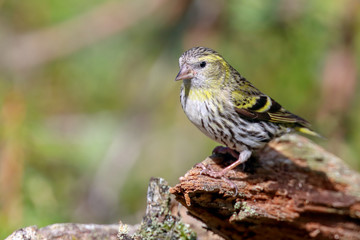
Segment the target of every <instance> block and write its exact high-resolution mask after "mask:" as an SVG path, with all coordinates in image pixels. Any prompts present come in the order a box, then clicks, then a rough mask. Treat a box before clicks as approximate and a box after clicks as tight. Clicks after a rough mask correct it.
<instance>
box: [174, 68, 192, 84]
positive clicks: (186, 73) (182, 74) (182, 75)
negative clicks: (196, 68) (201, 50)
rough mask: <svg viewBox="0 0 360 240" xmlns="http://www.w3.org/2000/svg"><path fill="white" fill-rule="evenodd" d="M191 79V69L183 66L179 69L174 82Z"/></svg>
mask: <svg viewBox="0 0 360 240" xmlns="http://www.w3.org/2000/svg"><path fill="white" fill-rule="evenodd" d="M193 77H194V72H193V71H192V69H191V68H190V67H189V65H187V64H184V65H183V66H182V67H181V69H180V71H179V73H178V75H176V78H175V81H179V80H184V79H191V78H193Z"/></svg>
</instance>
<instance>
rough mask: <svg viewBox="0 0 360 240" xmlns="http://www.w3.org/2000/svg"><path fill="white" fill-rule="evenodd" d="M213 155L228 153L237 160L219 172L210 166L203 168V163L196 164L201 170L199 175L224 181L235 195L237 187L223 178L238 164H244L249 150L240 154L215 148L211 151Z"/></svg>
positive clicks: (224, 148)
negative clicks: (233, 190)
mask: <svg viewBox="0 0 360 240" xmlns="http://www.w3.org/2000/svg"><path fill="white" fill-rule="evenodd" d="M213 153H215V154H216V153H220V154H226V153H230V154H231V155H232V156H234V155H235V156H234V157H236V158H237V160H236V161H235V162H233V163H232V164H230V165H229V166H227V167H226V168H224V169H222V170H221V171H215V170H213V169H212V168H211V166H210V165H207V166H205V165H204V164H203V163H199V164H196V167H200V168H201V169H202V170H201V171H200V175H207V176H210V177H213V178H220V179H222V180H223V181H225V182H226V183H228V184H229V185H230V187H231V188H233V189H235V195H237V192H238V190H237V187H236V184H234V183H233V182H232V181H230V180H229V179H228V178H227V177H225V175H226V174H227V173H228V172H229V171H230V170H232V169H234V168H235V167H237V166H239V165H240V164H242V163H244V162H246V160H248V159H249V158H250V156H251V151H250V150H244V151H242V152H241V153H238V152H236V151H235V150H232V149H230V148H227V147H216V148H215V149H214V150H213Z"/></svg>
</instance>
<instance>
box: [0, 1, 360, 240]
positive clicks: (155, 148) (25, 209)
mask: <svg viewBox="0 0 360 240" xmlns="http://www.w3.org/2000/svg"><path fill="white" fill-rule="evenodd" d="M109 3H110V4H113V5H110V6H111V7H108V8H103V9H105V10H102V11H97V9H102V6H103V5H106V4H109ZM128 5H131V8H129V9H130V10H129V11H128V10H125V9H126V7H127V6H128ZM149 6H150V7H149ZM122 9H124V11H123V12H122V14H123V17H124V18H123V19H125V20H124V21H129V23H128V25H127V26H126V27H117V26H116V24H122V23H123V22H122V21H117V19H111V18H110V19H109V18H106V17H105V16H113V15H114V16H116V15H117V14H113V15H111V11H115V10H116V11H119V13H121V11H122ZM144 9H145V10H144ZM147 9H148V10H147ZM138 10H139V11H138ZM107 11H108V12H107ZM146 11H148V12H146ZM88 12H91V13H94V12H95V13H97V14H94V15H91V18H90V17H89V18H87V17H88V16H89V15H86V14H87V13H88ZM109 12H110V13H109ZM359 13H360V11H359V4H358V1H356V0H347V1H321V0H307V1H301V0H273V1H267V2H264V1H236V0H231V1H220V0H211V1H210V0H194V1H191V0H187V1H180V0H176V1H166V0H153V1H145V0H137V1H133V2H131V1H115V0H111V1H110V0H109V1H99V0H92V1H90V0H86V1H85V0H82V1H75V2H74V1H70V0H51V1H41V0H32V1H11V0H7V1H6V0H5V1H0V51H1V52H2V54H1V55H2V56H0V101H1V113H0V114H1V115H0V121H1V132H0V174H1V175H0V191H1V192H0V225H1V226H2V227H1V230H0V238H1V237H5V236H7V235H8V234H9V233H10V232H12V231H14V230H15V229H18V228H20V227H24V226H28V225H35V224H36V225H38V226H40V227H41V226H45V225H48V224H52V223H55V222H92V223H109V222H116V221H118V220H119V219H121V220H122V221H125V222H128V223H134V222H138V221H139V219H140V218H141V217H142V215H143V211H144V208H145V196H146V189H147V183H148V180H149V179H150V177H151V176H157V177H163V178H165V179H167V180H168V181H169V183H170V184H175V183H176V182H177V179H178V178H179V177H180V176H181V175H183V174H184V173H185V171H186V170H187V169H189V168H191V167H192V166H193V165H194V164H195V163H197V162H199V161H201V160H203V159H204V158H205V157H206V156H208V155H209V154H210V152H211V150H212V148H213V147H214V146H216V143H214V142H212V141H211V140H209V139H208V138H206V137H205V136H203V135H202V134H201V133H200V131H197V130H196V129H195V127H194V126H192V125H191V123H190V122H189V121H188V120H187V119H186V116H185V115H184V114H183V112H182V109H181V106H180V103H179V87H180V86H179V84H180V83H177V82H176V83H175V82H174V80H173V79H174V78H175V76H176V74H177V71H178V57H179V56H180V55H181V53H182V52H183V51H184V50H186V49H188V48H190V47H193V46H198V45H203V46H208V47H211V48H214V49H216V50H217V51H219V52H220V53H221V54H222V55H223V56H225V58H226V59H227V60H228V61H229V62H230V63H231V64H232V65H233V66H234V67H235V68H236V69H238V70H239V72H240V73H241V74H243V75H244V76H245V77H246V78H247V79H249V80H250V81H252V82H253V83H254V84H255V86H257V87H259V88H260V89H261V90H262V91H263V92H265V93H267V94H269V95H270V96H272V97H273V98H274V99H276V100H277V101H279V102H280V103H282V104H283V105H284V106H285V107H286V108H287V109H289V110H291V111H292V112H294V113H297V114H299V115H301V116H303V117H304V118H306V119H308V120H309V121H310V122H312V123H313V125H314V129H316V130H318V131H319V132H320V133H322V134H323V135H325V136H326V137H327V140H325V141H322V140H317V139H316V140H315V141H317V142H318V143H319V144H321V145H323V146H324V147H325V148H326V149H328V150H329V151H331V152H334V153H335V154H337V155H338V156H340V157H342V158H343V159H344V160H345V161H347V162H348V163H349V164H350V165H351V166H353V167H354V168H355V169H358V170H359V169H360V160H359V155H360V145H359V142H360V105H359V103H360V94H359V86H358V85H356V83H357V81H358V79H359V76H358V74H356V73H357V71H356V70H357V69H359V62H360V61H359V60H360V59H359V58H360V54H359V52H360V39H359V29H360V19H359V17H358V15H360V14H359ZM108 14H110V15H108ZM141 14H143V16H140V15H141ZM137 15H139V16H140V17H138V18H136V17H137ZM134 16H135V17H134ZM96 18H99V19H100V20H99V22H102V24H103V25H101V26H100V27H99V26H97V25H94V26H91V25H90V26H89V25H88V24H91V23H93V21H92V20H94V19H95V20H96ZM79 19H80V20H81V19H82V21H80V20H79ZM126 19H128V20H126ZM73 25H74V26H76V27H77V29H83V28H88V29H90V30H91V31H85V32H81V33H78V32H72V30H71V26H73ZM107 26H109V29H107ZM110 26H112V27H110ZM114 26H115V27H114ZM69 28H70V29H69ZM48 29H52V30H51V31H49V32H47V33H46V34H43V33H44V32H46V31H47V30H48ZM57 32H60V33H61V32H62V33H65V36H66V34H69V35H71V38H69V39H71V40H67V39H65V38H64V39H62V38H60V39H58V38H55V40H56V41H59V43H60V44H59V45H57V44H58V42H55V41H49V40H48V38H49V39H51V37H52V36H51V35H52V34H56V33H57ZM74 35H75V36H74ZM61 36H64V35H61ZM99 36H100V37H99ZM32 37H33V39H36V41H34V42H35V43H36V44H37V45H36V44H34V42H33V44H28V43H29V42H30V40H29V39H30V38H32ZM19 39H20V40H21V41H19ZM62 41H64V42H66V41H67V42H66V45H61V43H62ZM54 45H55V46H54ZM49 46H50V47H49ZM51 47H53V48H54V49H55V50H56V51H57V54H55V53H54V52H56V51H50V50H49V49H52V48H51ZM57 47H58V49H57ZM339 52H340V53H344V54H343V55H341V56H343V57H344V59H345V60H349V62H350V63H351V64H343V65H341V64H340V65H339V64H335V65H331V64H332V62H334V61H331V59H332V58H334V59H335V60H336V59H338V58H337V56H339V54H338V53H339ZM12 56H15V57H12ZM44 56H45V57H44ZM38 59H40V61H38ZM335 62H336V61H335ZM341 62H344V61H341ZM352 64H353V65H352ZM337 72H340V73H341V72H345V73H348V72H350V73H352V72H353V73H354V74H353V75H351V74H350V75H347V76H344V78H342V77H339V78H336V79H337V80H336V81H335V82H336V84H338V86H340V87H337V88H331V86H330V87H329V84H328V83H329V81H327V80H326V78H327V77H326V76H333V75H334V74H337ZM340 76H342V75H341V74H340ZM330 85H331V84H330ZM342 86H344V88H343V87H342ZM328 89H330V90H331V89H335V91H334V90H332V91H334V92H331V91H330V90H328ZM343 89H344V90H343ZM329 91H330V92H329ZM329 96H330V97H329ZM331 96H334V97H331ZM344 99H345V100H344ZM332 101H333V102H334V101H335V103H336V102H341V103H343V104H341V105H339V107H336V108H335V107H333V108H329V109H328V107H327V106H329V107H331V106H333V105H334V106H337V105H336V104H333V103H332ZM190 139H191V140H190Z"/></svg>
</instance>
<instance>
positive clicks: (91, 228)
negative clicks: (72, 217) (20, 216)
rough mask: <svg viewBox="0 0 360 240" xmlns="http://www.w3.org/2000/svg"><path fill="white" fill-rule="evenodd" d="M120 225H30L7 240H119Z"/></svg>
mask: <svg viewBox="0 0 360 240" xmlns="http://www.w3.org/2000/svg"><path fill="white" fill-rule="evenodd" d="M118 229H119V225H118V224H112V225H98V224H76V223H60V224H53V225H49V226H46V227H43V228H40V229H39V228H37V227H36V226H30V227H26V228H22V229H19V230H17V231H16V232H14V233H13V234H11V235H10V236H9V237H7V238H6V240H22V239H24V240H45V239H61V240H73V239H99V240H100V239H109V240H117V239H118V238H117V234H118Z"/></svg>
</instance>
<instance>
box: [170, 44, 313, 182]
mask: <svg viewBox="0 0 360 240" xmlns="http://www.w3.org/2000/svg"><path fill="white" fill-rule="evenodd" d="M179 65H180V71H179V73H178V74H177V76H176V78H175V81H179V80H182V81H183V82H182V85H181V92H180V101H181V106H182V108H183V110H184V112H185V114H186V116H187V117H188V118H189V120H190V121H191V122H192V123H193V124H194V125H195V126H196V127H198V128H199V129H200V130H201V131H202V132H203V133H204V134H205V135H206V136H208V137H210V138H211V139H213V140H214V141H216V142H218V143H220V144H223V145H225V146H226V147H216V148H215V149H214V151H213V152H214V153H221V154H225V153H229V154H231V155H232V156H233V157H235V158H236V159H237V160H236V161H235V162H234V163H232V164H231V165H229V166H227V167H226V168H224V169H222V170H221V171H217V172H216V171H213V170H211V169H208V168H206V167H205V166H203V165H200V166H201V167H202V168H203V171H202V173H205V174H207V175H209V176H212V177H215V178H223V177H224V175H225V174H226V173H227V172H229V171H230V170H231V169H233V168H235V167H236V166H238V165H240V164H242V163H244V162H246V160H248V159H249V158H250V156H251V154H252V152H253V151H255V150H257V149H260V148H262V147H264V146H265V145H266V143H268V142H269V141H271V140H272V139H274V138H276V137H279V136H281V135H283V134H286V133H289V132H293V131H298V132H302V133H305V134H309V135H313V136H319V135H318V134H317V133H316V132H314V131H313V130H311V129H310V124H309V123H308V122H307V121H306V120H304V119H303V118H301V117H299V116H297V115H295V114H292V113H290V112H289V111H287V110H286V109H284V108H283V107H282V106H281V105H280V104H279V103H277V102H276V101H275V100H273V99H272V98H271V97H269V96H267V95H265V94H264V93H262V92H260V91H259V90H258V89H257V88H255V87H254V86H253V85H252V84H251V83H250V82H249V81H247V80H246V79H245V78H244V77H243V76H241V75H240V74H239V72H238V71H236V70H235V69H234V68H233V67H232V66H231V65H230V64H229V63H228V62H227V61H226V60H225V59H224V58H223V57H222V56H221V55H220V54H219V53H217V52H216V51H214V50H212V49H210V48H206V47H194V48H191V49H189V50H188V51H186V52H184V53H183V54H182V55H181V57H180V59H179Z"/></svg>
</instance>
